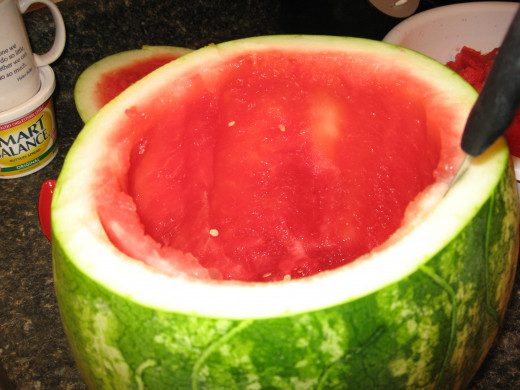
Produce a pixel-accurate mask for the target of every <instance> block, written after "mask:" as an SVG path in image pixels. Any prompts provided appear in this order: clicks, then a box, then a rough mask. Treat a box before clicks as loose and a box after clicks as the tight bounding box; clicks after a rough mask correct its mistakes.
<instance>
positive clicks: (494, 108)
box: [461, 9, 520, 157]
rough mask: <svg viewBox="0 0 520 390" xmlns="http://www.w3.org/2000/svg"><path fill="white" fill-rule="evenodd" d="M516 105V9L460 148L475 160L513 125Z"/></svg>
mask: <svg viewBox="0 0 520 390" xmlns="http://www.w3.org/2000/svg"><path fill="white" fill-rule="evenodd" d="M519 104H520V9H519V10H518V11H517V13H516V15H515V17H514V19H513V22H512V23H511V26H510V27H509V30H508V32H507V34H506V37H505V38H504V41H503V43H502V45H501V47H500V49H499V51H498V54H497V56H496V57H495V60H494V62H493V65H492V66H491V69H490V71H489V74H488V76H487V78H486V81H485V83H484V86H483V88H482V91H481V93H480V95H479V97H478V99H477V101H476V103H475V105H474V106H473V108H472V110H471V112H470V114H469V117H468V120H467V122H466V127H465V129H464V133H463V135H462V142H461V147H462V150H464V151H465V152H466V153H467V154H468V155H470V156H473V157H476V156H479V155H480V154H482V153H483V152H484V151H485V150H486V149H487V148H488V147H489V146H491V145H492V144H493V143H494V142H495V141H496V140H497V139H498V138H499V137H500V136H502V135H503V134H504V133H505V131H506V130H507V128H508V127H509V126H510V125H511V123H512V122H513V119H514V117H515V114H516V111H517V108H518V106H519Z"/></svg>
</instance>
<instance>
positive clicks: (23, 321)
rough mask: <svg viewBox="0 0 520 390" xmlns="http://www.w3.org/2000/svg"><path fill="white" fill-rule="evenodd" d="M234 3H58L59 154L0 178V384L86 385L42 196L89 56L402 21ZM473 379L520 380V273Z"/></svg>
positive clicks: (71, 125)
mask: <svg viewBox="0 0 520 390" xmlns="http://www.w3.org/2000/svg"><path fill="white" fill-rule="evenodd" d="M230 3H231V2H228V1H211V0H207V1H206V0H195V1H189V2H186V1H176V0H147V1H146V2H142V1H138V0H104V1H102V0H65V1H63V2H60V3H59V4H58V5H59V8H60V10H61V12H62V14H63V17H64V20H65V24H66V27H67V44H66V48H65V51H64V53H63V55H62V56H61V57H60V59H59V60H57V61H56V62H55V63H54V64H52V68H53V70H54V72H55V74H56V79H57V88H56V91H55V93H54V105H55V111H56V117H57V126H58V131H59V141H58V142H59V148H60V149H59V153H58V155H57V157H56V158H55V159H54V161H52V162H51V164H49V165H48V166H47V167H45V168H44V169H42V170H40V171H38V172H35V173H33V174H31V175H29V176H26V177H23V178H19V179H10V180H0V199H1V202H0V237H2V239H3V241H2V246H1V250H0V329H1V331H0V388H2V389H4V388H5V389H6V390H7V389H10V388H17V389H69V390H72V389H75V390H80V389H86V385H85V384H84V382H83V381H82V379H81V377H80V375H79V373H78V371H77V368H76V366H75V363H74V360H73V358H72V355H71V353H70V350H69V347H68V344H67V341H66V339H65V335H64V333H63V329H62V326H61V323H60V319H59V312H58V307H57V303H56V297H55V294H54V286H53V275H52V260H51V246H50V243H49V242H48V241H47V239H46V238H45V236H44V235H43V234H42V232H41V230H40V226H39V222H38V210H37V204H38V195H39V189H40V187H41V185H42V183H44V182H45V181H46V180H48V179H55V178H57V176H58V174H59V172H60V169H61V166H62V163H63V160H64V157H65V155H66V153H67V151H68V149H69V148H70V146H71V144H72V142H73V141H74V139H75V138H76V136H77V134H78V133H79V131H80V130H81V129H82V126H83V123H82V121H81V119H80V118H79V116H78V114H77V112H76V109H75V106H74V99H73V89H74V83H75V81H76V79H77V77H78V76H79V74H80V73H81V72H82V71H83V70H84V69H85V68H86V67H87V66H88V65H90V64H92V63H93V62H95V61H97V60H99V59H101V58H102V57H105V56H107V55H109V54H113V53H117V52H120V51H123V50H130V49H135V48H139V47H141V46H142V45H170V46H183V47H189V48H198V47H202V46H205V45H207V44H209V43H218V42H222V41H226V40H231V39H236V38H243V37H248V36H255V35H267V34H278V33H319V34H335V35H353V36H361V37H367V38H373V39H381V38H382V37H383V36H384V34H385V33H386V32H387V31H388V30H389V29H390V28H391V27H393V25H395V24H396V23H398V22H399V21H400V20H398V19H394V18H390V17H385V16H384V15H381V14H378V12H377V11H375V10H374V9H371V8H370V7H369V6H368V5H367V4H368V2H366V1H356V2H348V1H344V2H341V1H338V0H322V1H320V2H305V1H293V0H264V1H261V2H254V1H240V2H235V3H234V4H230ZM257 3H258V4H257ZM311 3H312V4H311ZM314 3H319V4H314ZM352 3H355V5H353V4H352ZM437 3H443V2H435V1H423V2H422V3H421V4H422V5H421V7H428V6H435V5H438V4H437ZM444 3H445V2H444ZM143 4H145V5H143ZM25 20H26V24H27V29H28V32H29V35H30V37H31V42H32V44H33V47H34V48H37V50H36V51H37V52H43V51H44V50H46V48H48V47H50V45H51V40H52V38H51V31H50V30H49V28H48V26H49V24H51V17H50V13H49V12H48V11H47V10H45V9H38V10H36V11H33V12H31V13H29V14H28V15H26V16H25ZM360 21H362V23H361V22H360ZM9 383H10V384H11V385H13V386H10V385H9ZM471 388H473V389H509V388H511V389H512V388H520V279H519V278H518V276H517V278H516V283H515V286H514V290H513V295H512V299H511V302H510V306H509V311H508V312H507V315H506V318H505V321H504V325H503V327H502V329H501V331H500V333H499V334H498V337H497V339H496V342H495V344H494V346H493V348H492V350H491V352H490V353H489V355H488V357H487V359H486V360H485V361H484V363H483V365H482V367H481V369H480V370H479V372H478V373H477V375H476V377H475V379H474V381H473V382H472V384H471Z"/></svg>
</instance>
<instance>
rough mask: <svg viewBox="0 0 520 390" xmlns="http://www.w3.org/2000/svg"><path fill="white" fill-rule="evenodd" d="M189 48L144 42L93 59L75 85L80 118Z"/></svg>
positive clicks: (84, 119) (75, 99)
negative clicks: (139, 46)
mask: <svg viewBox="0 0 520 390" xmlns="http://www.w3.org/2000/svg"><path fill="white" fill-rule="evenodd" d="M190 51H191V49H186V48H183V47H175V46H143V48H142V49H135V50H128V51H124V52H121V53H116V54H112V55H110V56H108V57H105V58H103V59H101V60H99V61H97V62H95V63H94V64H92V65H91V66H89V67H88V68H87V69H85V71H83V72H82V73H81V75H80V76H79V78H78V80H77V81H76V85H75V87H74V101H75V103H76V109H77V110H78V113H79V115H80V117H81V119H82V120H83V122H86V121H88V120H89V119H90V117H91V116H93V115H94V114H95V113H96V112H97V111H98V110H99V109H100V108H101V107H103V106H104V105H105V104H107V103H108V102H109V101H110V100H112V99H113V98H115V97H116V96H117V95H119V94H120V93H121V92H122V91H124V90H125V89H126V88H128V87H129V86H130V85H132V84H133V83H135V82H136V81H138V80H139V79H141V78H143V77H144V76H146V75H147V74H148V73H150V72H152V71H154V70H155V69H157V68H159V67H160V66H162V65H164V64H166V63H168V62H170V61H173V60H175V59H177V58H179V57H181V56H183V55H184V54H187V53H189V52H190Z"/></svg>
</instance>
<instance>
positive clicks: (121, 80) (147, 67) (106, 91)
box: [96, 53, 179, 106]
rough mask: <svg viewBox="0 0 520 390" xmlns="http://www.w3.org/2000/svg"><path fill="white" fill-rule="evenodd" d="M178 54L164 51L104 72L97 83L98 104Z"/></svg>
mask: <svg viewBox="0 0 520 390" xmlns="http://www.w3.org/2000/svg"><path fill="white" fill-rule="evenodd" d="M178 57H179V56H176V55H173V54H169V53H165V54H162V55H160V56H156V57H153V58H148V59H143V60H140V61H136V62H133V63H131V64H128V65H126V66H121V67H119V68H117V69H113V70H111V71H110V72H106V73H104V74H103V75H102V76H101V77H100V80H99V81H98V83H97V86H98V88H97V90H96V94H97V95H98V96H97V98H98V102H99V103H100V106H104V105H105V104H107V103H108V102H109V101H111V100H112V99H113V98H115V97H116V96H117V95H119V94H120V93H121V92H123V91H124V90H125V89H127V88H128V87H129V86H130V85H132V84H133V83H135V82H136V81H138V80H140V79H142V78H143V77H144V76H146V75H147V74H149V73H151V72H153V71H154V70H155V69H158V68H160V67H161V66H163V65H165V64H167V63H168V62H171V61H173V60H176V59H177V58H178Z"/></svg>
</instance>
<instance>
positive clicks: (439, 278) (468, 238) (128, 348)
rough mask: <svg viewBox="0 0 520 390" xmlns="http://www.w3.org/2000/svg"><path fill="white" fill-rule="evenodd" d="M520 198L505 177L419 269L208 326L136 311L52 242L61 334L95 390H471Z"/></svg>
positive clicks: (508, 266)
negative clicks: (327, 298)
mask: <svg viewBox="0 0 520 390" xmlns="http://www.w3.org/2000/svg"><path fill="white" fill-rule="evenodd" d="M514 195H515V194H514V178H513V177H512V174H511V173H508V174H505V175H504V176H503V177H502V179H501V182H500V184H499V189H498V190H497V191H496V195H495V198H494V200H489V201H488V202H487V203H486V204H485V205H484V206H483V207H482V208H481V210H480V211H479V212H478V213H477V215H476V216H475V218H474V219H473V220H472V221H471V222H469V224H468V225H467V226H466V228H465V229H464V230H463V231H461V232H460V234H459V235H458V236H457V237H455V238H454V239H453V240H452V242H451V243H449V244H448V246H446V247H445V248H444V249H442V250H441V251H440V252H439V253H437V254H436V255H435V256H433V257H432V258H431V259H430V260H429V261H427V263H426V264H425V265H423V266H422V267H421V268H420V270H418V271H417V272H415V273H413V274H411V275H409V276H408V277H406V278H404V279H402V280H400V281H398V282H396V283H394V284H391V285H388V286H386V287H385V288H383V289H381V290H379V291H377V292H375V293H372V294H369V295H367V296H364V297H362V298H359V299H356V300H354V301H352V302H349V303H345V304H341V305H338V306H335V307H331V308H328V309H323V310H318V311H311V312H308V313H301V314H298V315H294V316H288V317H282V318H269V319H256V320H232V319H218V318H205V317H197V316H193V315H192V316H188V315H184V314H181V313H173V312H165V311H162V310H159V309H154V308H152V307H146V306H143V305H140V304H137V303H134V302H132V301H131V300H129V299H128V298H126V297H122V296H118V295H117V294H114V293H112V292H111V291H109V290H107V289H106V288H105V287H103V286H101V285H99V284H98V283H97V282H95V281H94V280H92V279H90V278H89V277H88V276H87V275H85V274H83V273H82V272H81V271H79V270H78V269H77V268H76V266H75V265H74V264H73V263H72V262H71V261H70V260H69V259H68V256H67V255H66V254H65V253H64V252H63V251H62V249H61V248H62V246H61V244H60V242H59V241H57V242H56V243H55V245H54V247H53V248H54V249H53V250H54V256H53V257H54V261H55V267H54V271H55V280H56V292H57V297H58V300H59V304H60V307H61V308H62V311H61V314H62V318H63V323H64V328H65V331H66V334H67V335H68V338H69V341H70V344H71V348H72V350H73V351H74V355H75V356H76V359H77V364H78V366H79V368H80V371H81V372H82V375H83V377H84V378H85V380H86V382H87V383H88V385H89V387H90V388H91V389H261V388H262V389H263V388H268V389H300V388H303V389H305V388H308V389H401V388H426V389H448V388H460V387H464V386H465V385H467V384H468V383H469V381H470V380H471V378H472V376H473V374H474V372H475V371H476V370H477V368H478V366H479V365H480V363H481V361H482V359H483V357H484V356H485V354H486V352H487V350H488V349H489V348H490V346H491V343H492V340H493V337H494V335H495V334H496V331H497V321H496V319H495V318H493V316H491V315H490V314H489V311H488V309H489V306H490V304H491V305H492V306H493V307H494V308H495V310H496V312H497V313H498V315H499V316H500V317H503V315H504V312H505V309H506V303H507V299H508V294H507V292H508V291H509V292H510V291H511V287H512V283H513V280H514V278H513V276H512V275H514V270H515V264H516V263H515V260H516V259H515V252H516V248H512V246H511V245H510V244H509V243H508V242H504V239H503V236H502V235H501V233H497V232H502V233H503V232H509V233H508V234H511V235H513V236H511V237H514V236H515V235H516V234H518V227H517V226H516V222H515V221H516V218H517V213H518V210H517V204H515V202H518V201H517V199H516V197H515V196H514ZM490 208H492V209H493V210H494V212H493V215H494V218H493V219H492V221H490V222H489V224H488V221H489V215H490ZM483 221H486V222H485V223H483ZM490 224H491V225H490ZM489 226H491V227H492V229H491V230H490V228H489ZM490 231H493V232H495V233H493V234H490V233H489V232H490ZM486 248H487V249H486ZM486 252H487V253H488V256H487V261H486V259H485V258H484V253H486ZM486 264H487V265H486ZM493 275H494V276H493ZM503 291H505V292H506V293H505V294H503V293H499V292H503ZM497 297H499V298H497ZM135 340H138V341H135Z"/></svg>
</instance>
